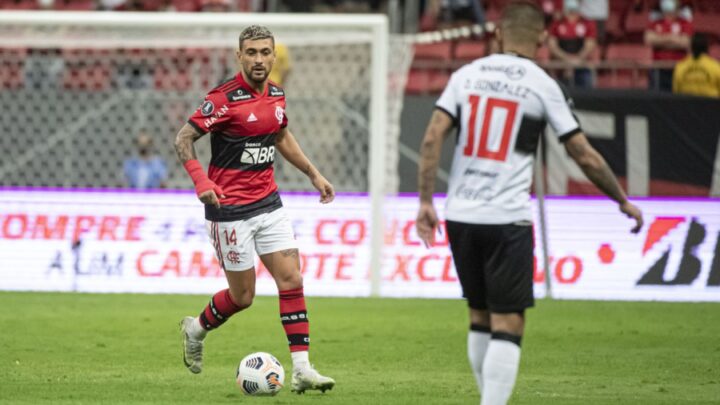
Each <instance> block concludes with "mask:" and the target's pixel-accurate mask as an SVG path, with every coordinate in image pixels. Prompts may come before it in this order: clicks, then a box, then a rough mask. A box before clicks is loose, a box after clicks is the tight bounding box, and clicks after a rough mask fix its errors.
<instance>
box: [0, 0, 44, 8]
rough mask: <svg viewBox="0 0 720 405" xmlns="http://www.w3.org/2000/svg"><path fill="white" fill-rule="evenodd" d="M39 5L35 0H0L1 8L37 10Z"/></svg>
mask: <svg viewBox="0 0 720 405" xmlns="http://www.w3.org/2000/svg"><path fill="white" fill-rule="evenodd" d="M39 8H40V5H39V4H38V2H37V1H36V0H4V1H0V9H3V10H38V9H39Z"/></svg>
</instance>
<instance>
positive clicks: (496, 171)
mask: <svg viewBox="0 0 720 405" xmlns="http://www.w3.org/2000/svg"><path fill="white" fill-rule="evenodd" d="M435 107H436V108H438V109H440V110H442V111H444V112H445V113H447V114H448V115H449V116H450V117H451V118H452V119H453V121H454V122H455V125H456V126H457V127H458V128H459V129H458V139H457V144H456V146H455V154H454V157H453V163H452V169H451V172H450V180H449V187H448V196H447V203H446V204H447V205H446V218H447V219H449V220H451V221H457V222H465V223H473V224H506V223H513V222H517V221H525V220H531V219H532V214H531V211H530V185H531V184H532V170H533V162H534V157H535V150H536V148H537V145H538V140H539V137H540V134H541V133H542V132H543V131H544V129H545V126H546V123H549V124H550V126H551V127H552V128H553V129H554V130H555V133H556V134H558V137H559V139H560V140H561V141H564V140H566V139H568V138H570V137H571V136H572V135H574V134H577V133H579V132H580V126H579V124H578V121H577V119H576V118H575V117H574V115H573V114H572V111H571V109H570V108H571V101H570V99H569V98H568V97H567V95H566V93H565V92H564V91H563V89H562V88H561V87H560V85H559V84H558V83H557V82H556V81H555V80H554V79H553V78H551V77H550V76H548V74H547V73H545V71H543V70H542V69H541V68H540V67H538V66H537V65H536V64H535V63H534V62H533V61H532V60H530V59H527V58H523V57H519V56H515V55H510V54H495V55H491V56H488V57H485V58H481V59H478V60H475V61H473V62H472V63H470V64H468V65H465V66H463V67H462V68H460V69H458V70H457V71H456V72H455V73H454V74H453V75H452V77H451V78H450V81H449V83H448V85H447V87H446V88H445V90H444V91H443V93H442V95H441V96H440V98H439V99H438V101H437V103H436V105H435Z"/></svg>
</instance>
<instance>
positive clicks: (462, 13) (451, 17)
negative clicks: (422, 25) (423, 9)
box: [428, 0, 485, 29]
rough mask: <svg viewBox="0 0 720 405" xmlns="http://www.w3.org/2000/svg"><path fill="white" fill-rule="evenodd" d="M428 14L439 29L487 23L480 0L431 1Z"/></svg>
mask: <svg viewBox="0 0 720 405" xmlns="http://www.w3.org/2000/svg"><path fill="white" fill-rule="evenodd" d="M428 12H429V14H430V15H431V16H433V17H434V18H435V21H436V22H437V28H438V29H445V28H453V27H462V26H466V25H473V24H484V23H485V12H484V11H483V7H482V4H481V3H480V0H429V3H428Z"/></svg>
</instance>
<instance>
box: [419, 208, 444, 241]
mask: <svg viewBox="0 0 720 405" xmlns="http://www.w3.org/2000/svg"><path fill="white" fill-rule="evenodd" d="M438 222H439V221H438V217H437V212H435V207H434V206H433V205H432V203H423V202H421V203H420V209H419V210H418V214H417V219H416V220H415V228H416V229H417V233H418V236H419V237H420V239H421V240H422V241H423V243H424V244H425V247H430V246H432V245H434V244H435V229H437V226H438Z"/></svg>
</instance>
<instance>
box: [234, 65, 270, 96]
mask: <svg viewBox="0 0 720 405" xmlns="http://www.w3.org/2000/svg"><path fill="white" fill-rule="evenodd" d="M240 74H241V75H242V78H243V80H245V83H247V85H248V86H250V88H251V89H253V90H254V91H255V92H256V93H258V94H264V93H265V87H266V86H267V82H268V81H267V79H265V80H263V81H262V82H260V83H258V82H256V81H254V80H250V78H248V77H247V76H246V75H245V72H244V71H240Z"/></svg>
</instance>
